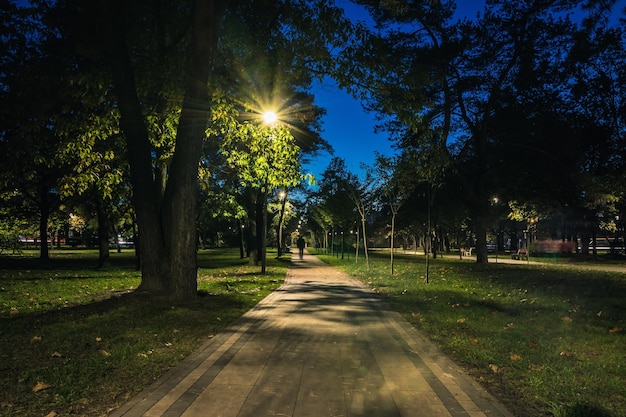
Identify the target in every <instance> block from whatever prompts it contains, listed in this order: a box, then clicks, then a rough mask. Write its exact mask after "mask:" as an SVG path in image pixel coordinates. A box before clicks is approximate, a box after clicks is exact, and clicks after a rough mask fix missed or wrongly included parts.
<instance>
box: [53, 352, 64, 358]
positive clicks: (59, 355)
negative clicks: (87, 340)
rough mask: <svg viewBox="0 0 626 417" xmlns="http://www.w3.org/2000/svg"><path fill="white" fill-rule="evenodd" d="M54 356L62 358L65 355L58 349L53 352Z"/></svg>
mask: <svg viewBox="0 0 626 417" xmlns="http://www.w3.org/2000/svg"><path fill="white" fill-rule="evenodd" d="M52 357H53V358H62V357H63V354H62V353H60V352H56V351H55V352H54V353H53V354H52Z"/></svg>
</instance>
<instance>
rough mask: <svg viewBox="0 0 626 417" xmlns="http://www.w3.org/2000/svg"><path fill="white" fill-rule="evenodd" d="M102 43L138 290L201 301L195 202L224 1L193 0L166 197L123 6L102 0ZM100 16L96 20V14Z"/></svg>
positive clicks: (100, 3) (120, 3) (119, 3)
mask: <svg viewBox="0 0 626 417" xmlns="http://www.w3.org/2000/svg"><path fill="white" fill-rule="evenodd" d="M99 5H100V16H99V19H98V20H97V21H100V22H103V23H102V24H103V30H102V33H103V43H104V47H105V49H106V51H107V53H108V55H109V56H108V58H109V62H110V64H111V69H112V73H113V80H114V82H115V85H116V91H117V94H118V102H119V110H120V115H121V120H120V125H121V127H122V130H123V131H124V133H125V136H126V140H127V148H128V159H129V164H130V171H131V180H132V184H133V196H134V204H135V210H136V213H137V224H138V227H139V234H140V239H139V250H140V253H141V258H140V259H141V260H140V264H141V278H142V279H141V285H140V286H139V290H143V291H146V292H149V293H161V294H167V295H168V296H170V297H172V298H174V299H178V300H184V299H190V298H194V297H196V296H197V259H196V258H197V255H196V200H197V196H196V193H197V177H198V161H199V158H200V155H201V148H202V142H203V140H204V139H205V137H206V133H205V131H206V126H207V123H208V120H209V106H208V96H209V95H208V87H207V86H208V81H209V78H210V76H211V69H212V65H213V57H214V53H215V49H216V46H217V35H218V30H219V26H220V21H221V17H222V14H223V11H224V8H225V5H226V2H225V1H223V0H222V1H201V0H194V2H193V8H192V22H191V27H192V35H191V45H190V50H189V63H188V68H187V71H186V83H185V94H184V98H183V105H182V109H181V116H180V120H179V124H178V132H177V135H176V148H175V152H174V156H173V159H172V165H171V168H170V172H169V175H170V176H169V178H168V180H167V186H166V190H165V194H164V196H163V200H160V198H159V197H160V195H161V193H160V190H161V187H160V185H161V184H156V183H155V180H154V172H153V167H152V162H153V161H152V157H151V155H152V148H151V145H150V141H149V134H148V130H147V127H146V124H145V120H144V118H143V114H142V108H141V102H140V100H139V98H138V96H137V88H136V83H135V79H134V74H133V70H132V66H131V60H130V56H129V53H128V49H127V46H126V42H125V38H124V28H123V25H122V22H121V19H122V18H123V17H124V13H123V8H122V2H112V1H109V0H100V2H99ZM94 18H95V16H94Z"/></svg>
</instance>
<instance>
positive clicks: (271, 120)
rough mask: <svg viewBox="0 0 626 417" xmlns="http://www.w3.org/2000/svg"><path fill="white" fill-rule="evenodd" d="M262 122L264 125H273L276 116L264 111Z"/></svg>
mask: <svg viewBox="0 0 626 417" xmlns="http://www.w3.org/2000/svg"><path fill="white" fill-rule="evenodd" d="M263 121H264V122H265V124H268V125H273V124H274V123H276V122H277V121H278V115H277V114H276V113H275V112H273V111H271V110H270V111H266V112H265V113H263Z"/></svg>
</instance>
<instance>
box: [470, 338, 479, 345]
mask: <svg viewBox="0 0 626 417" xmlns="http://www.w3.org/2000/svg"><path fill="white" fill-rule="evenodd" d="M470 343H471V344H472V345H473V346H476V345H477V344H478V339H477V338H473V339H471V340H470Z"/></svg>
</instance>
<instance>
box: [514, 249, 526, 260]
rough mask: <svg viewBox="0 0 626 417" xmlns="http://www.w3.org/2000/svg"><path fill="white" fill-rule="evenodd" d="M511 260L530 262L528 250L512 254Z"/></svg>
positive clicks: (519, 250)
mask: <svg viewBox="0 0 626 417" xmlns="http://www.w3.org/2000/svg"><path fill="white" fill-rule="evenodd" d="M511 259H519V260H524V259H525V260H528V249H526V248H520V249H518V250H517V252H516V253H512V254H511Z"/></svg>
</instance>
